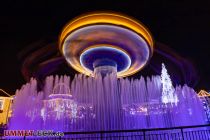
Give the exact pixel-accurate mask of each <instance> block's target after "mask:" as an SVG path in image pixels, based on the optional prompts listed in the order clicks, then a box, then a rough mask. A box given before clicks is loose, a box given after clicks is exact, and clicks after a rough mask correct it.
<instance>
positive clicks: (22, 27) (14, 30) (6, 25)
mask: <svg viewBox="0 0 210 140" xmlns="http://www.w3.org/2000/svg"><path fill="white" fill-rule="evenodd" d="M70 1H72V2H70ZM107 10H108V11H110V10H111V11H116V12H122V13H124V14H127V15H130V16H132V17H134V18H136V19H138V20H140V21H141V22H143V23H144V24H145V25H146V26H147V27H148V28H149V29H150V31H151V32H152V34H153V36H154V39H155V40H156V41H158V42H161V43H164V44H167V45H168V46H170V47H171V48H172V49H174V50H176V51H177V52H178V53H179V54H180V55H181V56H183V57H185V58H187V59H189V60H191V61H192V62H193V63H194V64H195V65H196V68H197V70H198V72H199V76H200V77H201V78H200V80H199V84H198V87H199V88H204V89H206V90H210V59H209V58H210V0H206V1H204V0H199V1H195V2H193V1H192V0H189V1H180V2H178V1H174V2H172V1H170V0H166V1H163V0H162V1H161V0H159V1H158V0H145V1H141V0H137V1H133V0H121V1H114V0H112V2H109V1H102V0H98V1H92V0H83V1H82V0H81V1H80V0H68V1H67V2H63V1H62V2H61V1H57V2H56V1H54V0H49V1H46V0H42V1H40V2H38V1H33V2H32V1H29V0H27V1H23V0H22V1H21V0H16V1H15V0H13V1H12V0H7V1H6V0H5V1H1V3H0V33H1V34H0V48H1V51H0V64H1V67H0V88H3V89H5V90H6V91H9V92H14V91H15V89H17V88H20V87H21V85H22V84H23V83H25V81H24V80H23V77H22V75H21V72H20V67H21V62H20V60H18V57H17V54H18V52H20V51H21V50H22V49H23V48H25V47H26V46H28V45H29V44H31V43H33V42H36V41H37V40H40V39H42V38H46V37H58V35H59V33H60V31H61V29H62V27H63V26H64V25H65V24H66V23H67V22H68V21H69V20H71V19H72V18H74V17H75V16H78V15H80V14H83V13H84V12H92V11H107Z"/></svg>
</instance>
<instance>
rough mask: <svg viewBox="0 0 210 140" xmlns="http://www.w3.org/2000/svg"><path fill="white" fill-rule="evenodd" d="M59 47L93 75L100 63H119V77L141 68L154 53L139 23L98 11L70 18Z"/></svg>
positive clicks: (79, 68)
mask: <svg viewBox="0 0 210 140" xmlns="http://www.w3.org/2000/svg"><path fill="white" fill-rule="evenodd" d="M59 41H60V42H59V47H60V51H61V53H62V54H63V55H64V57H65V59H66V60H67V62H68V63H69V64H70V65H71V66H72V67H73V68H74V69H75V70H77V71H78V72H80V73H83V74H86V75H93V72H94V68H95V67H96V66H102V65H108V66H116V69H117V76H118V77H125V76H128V75H132V74H134V73H136V72H138V71H139V70H141V69H142V68H143V67H144V66H145V65H146V64H147V63H148V61H149V59H150V58H151V56H152V54H153V40H152V37H151V34H150V33H149V31H148V30H147V29H146V28H145V27H144V26H143V25H142V24H141V23H139V22H137V21H135V20H133V19H131V18H129V17H126V16H123V15H119V14H114V13H94V14H88V15H85V16H81V17H78V18H76V19H74V20H72V21H70V22H69V23H68V24H67V25H66V27H65V28H64V29H63V31H62V33H61V35H60V40H59Z"/></svg>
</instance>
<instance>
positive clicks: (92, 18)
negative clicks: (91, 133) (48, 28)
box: [59, 12, 154, 77]
mask: <svg viewBox="0 0 210 140" xmlns="http://www.w3.org/2000/svg"><path fill="white" fill-rule="evenodd" d="M94 25H113V26H118V27H122V28H125V29H128V30H130V31H132V32H133V33H135V34H137V35H138V36H139V38H142V39H143V40H144V42H145V43H146V44H147V47H148V49H149V50H150V54H149V55H150V56H152V54H153V45H154V42H153V38H152V35H151V33H150V32H149V30H148V29H147V28H146V27H145V26H144V25H143V24H142V23H141V22H139V21H137V20H135V19H133V18H130V17H128V16H125V15H122V14H118V13H112V12H109V13H107V12H96V13H89V14H86V15H82V16H79V17H77V18H75V19H73V20H71V21H70V22H69V23H67V25H66V26H65V27H64V28H63V30H62V32H61V34H60V36H59V49H60V52H61V53H62V54H63V55H64V57H65V53H66V50H65V48H66V46H65V42H66V39H67V37H69V36H70V35H71V34H73V33H74V32H75V31H77V30H79V29H81V28H84V27H87V26H94ZM97 45H98V46H100V45H101V44H97ZM107 45H109V44H107ZM87 47H88V48H91V46H87ZM76 48H77V47H76V45H75V48H71V50H69V51H71V53H72V56H71V59H69V58H66V60H67V62H68V63H69V64H70V65H71V67H73V68H74V69H75V70H77V71H78V72H80V73H83V74H86V75H89V76H91V75H92V72H91V71H89V70H87V69H86V68H85V67H83V66H82V64H81V63H80V62H79V60H78V57H77V56H78V55H75V53H78V52H77V51H76V50H77V49H76ZM79 55H81V54H79ZM149 58H150V57H149ZM136 61H138V60H136ZM136 61H135V62H133V65H132V66H131V67H130V68H129V69H128V70H127V71H123V72H118V73H117V76H118V77H125V76H129V75H132V74H134V73H136V72H138V71H140V70H141V69H142V68H143V67H144V66H145V65H146V63H147V62H143V63H141V64H140V62H138V63H137V62H136ZM139 61H140V60H139Z"/></svg>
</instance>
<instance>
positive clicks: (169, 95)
mask: <svg viewBox="0 0 210 140" xmlns="http://www.w3.org/2000/svg"><path fill="white" fill-rule="evenodd" d="M161 83H162V97H161V101H162V103H165V104H167V103H177V102H178V98H177V95H176V94H174V92H175V90H174V87H173V84H172V81H171V78H170V75H169V74H168V72H167V69H166V67H165V65H164V64H163V63H162V71H161Z"/></svg>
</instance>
